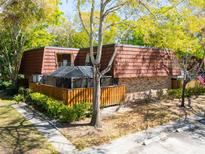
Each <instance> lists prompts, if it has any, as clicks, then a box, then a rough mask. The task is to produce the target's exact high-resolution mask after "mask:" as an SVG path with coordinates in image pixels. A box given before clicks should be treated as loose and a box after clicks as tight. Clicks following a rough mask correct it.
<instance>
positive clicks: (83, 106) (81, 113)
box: [73, 102, 90, 120]
mask: <svg viewBox="0 0 205 154" xmlns="http://www.w3.org/2000/svg"><path fill="white" fill-rule="evenodd" d="M89 108H90V105H89V104H88V103H87V102H80V103H78V104H75V105H74V106H73V110H74V113H75V114H76V120H79V119H82V118H85V117H86V112H87V111H89Z"/></svg>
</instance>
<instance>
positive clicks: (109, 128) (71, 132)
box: [59, 97, 205, 149]
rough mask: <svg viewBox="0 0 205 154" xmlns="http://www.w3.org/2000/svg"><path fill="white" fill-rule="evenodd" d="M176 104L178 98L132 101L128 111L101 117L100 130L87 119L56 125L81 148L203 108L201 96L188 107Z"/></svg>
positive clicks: (106, 141)
mask: <svg viewBox="0 0 205 154" xmlns="http://www.w3.org/2000/svg"><path fill="white" fill-rule="evenodd" d="M178 105H179V100H161V101H154V102H150V103H144V102H134V103H130V104H128V105H127V106H126V108H127V107H129V108H130V109H132V110H130V111H127V112H119V113H115V114H113V115H111V116H108V117H106V116H105V117H104V118H103V119H102V123H103V127H102V128H101V129H95V128H93V127H91V126H89V121H90V119H89V118H88V119H85V120H82V121H79V122H75V123H72V124H69V125H68V124H67V125H61V126H59V128H60V131H61V132H62V133H63V134H64V135H65V136H66V137H67V138H68V139H69V140H70V141H71V142H72V143H73V144H74V145H75V146H76V147H77V148H78V149H83V148H85V147H90V146H96V145H100V144H104V143H108V142H109V141H111V140H113V139H115V138H119V137H121V136H124V135H127V134H130V133H134V132H137V131H141V130H145V129H148V128H151V127H154V126H157V125H162V124H166V123H168V122H170V121H173V120H177V119H179V118H186V117H187V116H188V115H192V114H196V113H199V112H201V111H202V110H203V108H205V97H204V98H200V97H199V98H194V99H192V107H191V108H180V107H178Z"/></svg>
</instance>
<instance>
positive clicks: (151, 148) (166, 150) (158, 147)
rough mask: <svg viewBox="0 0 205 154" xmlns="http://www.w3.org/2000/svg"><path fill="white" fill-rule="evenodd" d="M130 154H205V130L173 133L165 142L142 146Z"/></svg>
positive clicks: (198, 129)
mask: <svg viewBox="0 0 205 154" xmlns="http://www.w3.org/2000/svg"><path fill="white" fill-rule="evenodd" d="M128 153H130V154H183V153H186V154H203V153H205V130H204V129H200V128H194V129H192V130H188V131H185V132H180V133H177V132H176V133H171V134H169V135H168V136H167V138H166V139H165V140H160V141H158V142H153V143H151V144H149V145H145V146H144V145H141V146H138V147H136V148H134V149H132V150H130V151H128Z"/></svg>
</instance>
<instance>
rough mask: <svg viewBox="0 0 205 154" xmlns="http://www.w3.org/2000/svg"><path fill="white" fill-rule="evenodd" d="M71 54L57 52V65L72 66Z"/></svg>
mask: <svg viewBox="0 0 205 154" xmlns="http://www.w3.org/2000/svg"><path fill="white" fill-rule="evenodd" d="M71 64H72V60H71V54H57V65H58V67H61V66H71Z"/></svg>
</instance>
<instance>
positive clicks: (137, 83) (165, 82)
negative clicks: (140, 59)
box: [118, 77, 171, 93]
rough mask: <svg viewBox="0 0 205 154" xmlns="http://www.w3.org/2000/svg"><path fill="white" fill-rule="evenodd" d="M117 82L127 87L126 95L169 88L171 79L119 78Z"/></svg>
mask: <svg viewBox="0 0 205 154" xmlns="http://www.w3.org/2000/svg"><path fill="white" fill-rule="evenodd" d="M118 81H119V84H120V85H125V86H126V87H127V93H133V92H141V91H147V90H151V89H152V90H159V89H168V88H171V77H138V78H121V79H119V80H118Z"/></svg>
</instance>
